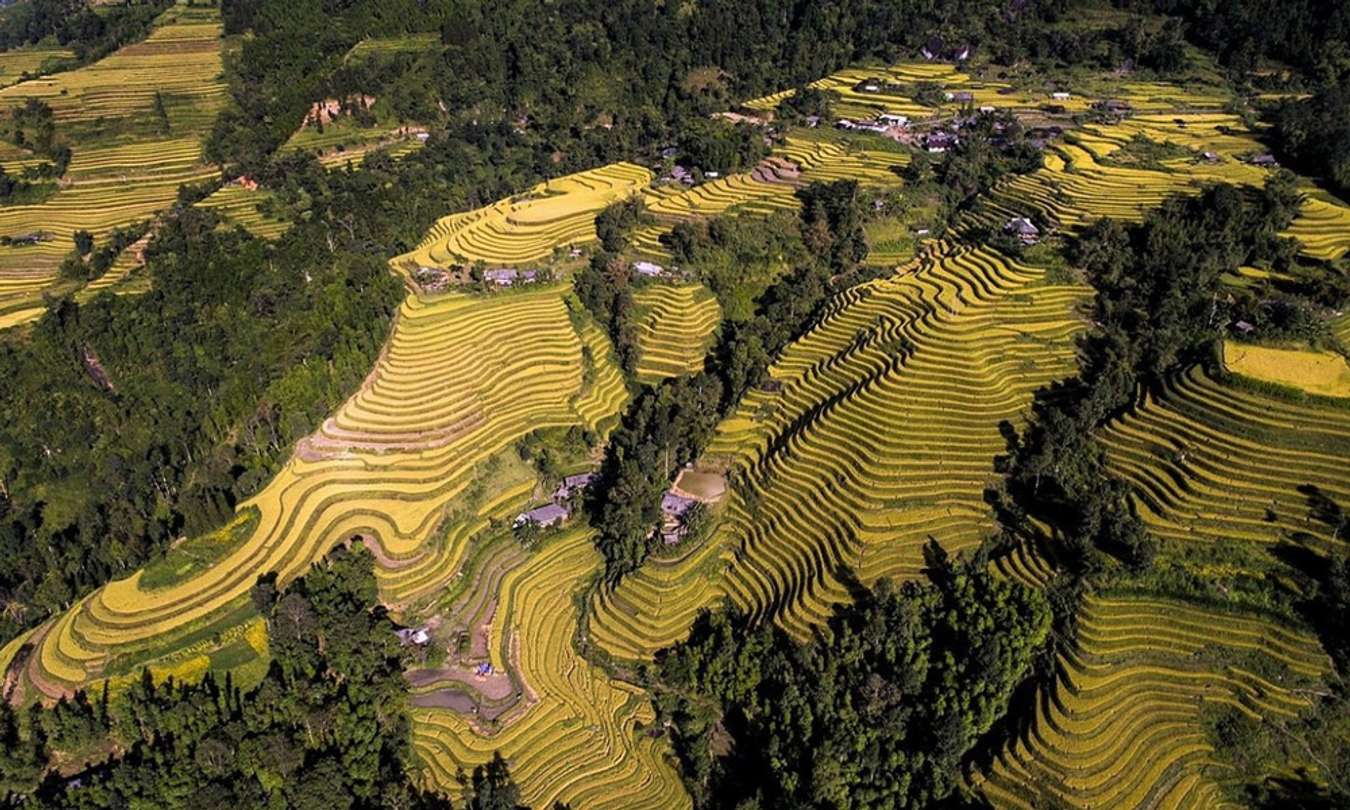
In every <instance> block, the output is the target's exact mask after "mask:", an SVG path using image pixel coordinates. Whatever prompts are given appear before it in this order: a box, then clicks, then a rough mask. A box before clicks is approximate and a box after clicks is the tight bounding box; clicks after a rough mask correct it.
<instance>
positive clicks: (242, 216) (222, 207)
mask: <svg viewBox="0 0 1350 810" xmlns="http://www.w3.org/2000/svg"><path fill="white" fill-rule="evenodd" d="M267 197H268V193H267V192H266V191H264V190H262V189H259V190H257V191H249V190H248V189H246V188H244V187H243V186H238V185H233V184H231V185H227V186H222V187H221V188H220V189H218V190H217V191H215V192H214V193H213V194H211V196H209V197H207V198H206V199H204V200H202V201H201V202H199V203H197V207H198V208H210V209H212V210H214V211H215V212H216V213H217V214H219V215H220V216H221V218H222V219H223V220H224V222H225V224H226V225H238V226H240V227H241V228H243V229H244V230H246V231H248V232H249V233H251V234H253V235H254V236H256V237H258V238H259V239H268V240H271V239H279V238H281V235H282V234H283V233H285V232H286V230H287V229H288V228H290V226H291V224H290V223H289V222H286V221H285V220H281V219H275V218H273V217H270V216H268V215H266V214H264V213H263V212H262V211H261V210H260V209H259V207H258V206H259V204H260V203H261V202H263V201H264V200H266V199H267Z"/></svg>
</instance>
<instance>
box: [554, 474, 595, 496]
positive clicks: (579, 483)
mask: <svg viewBox="0 0 1350 810" xmlns="http://www.w3.org/2000/svg"><path fill="white" fill-rule="evenodd" d="M593 481H595V473H593V472H588V473H577V474H576V475H569V476H567V477H565V478H563V480H562V483H560V484H558V488H557V489H555V490H553V500H555V501H565V500H567V499H568V498H570V497H572V493H573V492H579V491H581V490H584V489H586V488H587V487H589V486H590V485H591V483H592V482H593Z"/></svg>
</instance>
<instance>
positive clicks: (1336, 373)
mask: <svg viewBox="0 0 1350 810" xmlns="http://www.w3.org/2000/svg"><path fill="white" fill-rule="evenodd" d="M1223 363H1224V365H1225V366H1226V367H1227V368H1228V370H1229V371H1231V372H1233V373H1235V374H1241V375H1242V376H1244V377H1251V378H1252V379H1254V380H1261V381H1262V382H1269V383H1275V384H1277V385H1285V386H1289V387H1290V388H1297V389H1300V390H1303V391H1307V392H1308V393H1310V394H1318V395H1321V396H1326V397H1350V363H1347V362H1346V359H1345V358H1344V357H1342V356H1341V355H1339V354H1336V353H1334V352H1316V351H1310V350H1306V349H1277V348H1272V347H1270V346H1254V345H1251V344H1246V343H1234V342H1233V341H1231V340H1230V341H1225V342H1224V344H1223Z"/></svg>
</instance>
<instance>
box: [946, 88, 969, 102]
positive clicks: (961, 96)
mask: <svg viewBox="0 0 1350 810" xmlns="http://www.w3.org/2000/svg"><path fill="white" fill-rule="evenodd" d="M942 97H943V98H945V99H947V100H948V101H955V102H956V103H957V104H969V103H970V102H972V101H974V100H975V94H974V93H972V92H970V91H968V90H958V91H957V92H955V93H952V92H947V93H943V94H942Z"/></svg>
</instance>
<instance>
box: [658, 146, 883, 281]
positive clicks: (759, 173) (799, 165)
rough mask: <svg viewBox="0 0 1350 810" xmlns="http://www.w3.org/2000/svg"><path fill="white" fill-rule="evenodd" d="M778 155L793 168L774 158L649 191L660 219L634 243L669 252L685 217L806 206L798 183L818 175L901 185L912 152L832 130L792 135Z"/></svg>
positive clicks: (663, 253)
mask: <svg viewBox="0 0 1350 810" xmlns="http://www.w3.org/2000/svg"><path fill="white" fill-rule="evenodd" d="M774 156H775V157H776V158H781V159H785V160H787V161H790V162H791V164H792V166H794V167H795V169H793V171H792V173H791V174H786V175H785V174H781V173H779V172H778V171H777V170H775V169H774V168H773V167H772V166H771V165H770V163H767V162H766V163H763V164H761V165H760V166H758V167H756V168H755V169H754V170H752V171H749V172H742V173H739V174H732V175H728V176H727V177H722V178H718V179H716V180H710V181H708V182H705V183H701V184H700V185H697V186H694V187H692V188H687V187H684V186H680V185H667V186H657V187H652V188H649V189H647V190H646V191H644V192H643V202H644V204H645V205H646V208H647V213H648V214H651V215H652V216H653V217H654V218H655V220H656V221H655V222H654V223H652V224H649V225H645V226H643V227H640V228H639V229H638V230H637V231H636V232H635V233H634V235H633V243H634V246H635V247H636V249H637V250H638V251H640V252H641V253H642V254H643V255H644V256H647V257H649V258H654V259H657V260H662V259H667V258H669V255H670V253H669V251H667V250H666V249H665V247H664V246H663V245H662V244H661V241H660V240H661V237H662V236H663V235H664V234H667V233H670V231H671V229H672V228H674V227H675V224H676V223H677V222H680V221H684V220H689V219H695V218H703V217H713V216H719V215H722V214H727V213H735V214H747V215H755V214H771V213H773V212H775V211H781V210H795V209H797V208H799V207H800V206H801V203H800V202H799V201H798V200H797V197H796V192H797V188H798V187H800V186H802V185H805V184H806V183H811V182H815V181H820V182H825V183H828V182H832V181H835V180H856V181H858V182H859V183H861V184H863V185H869V186H882V185H898V184H899V182H900V180H899V177H898V176H897V175H896V173H895V171H894V169H896V168H899V167H903V166H904V165H906V164H907V163H908V162H909V155H908V153H906V152H902V151H894V150H885V149H875V148H871V149H869V148H865V147H861V146H856V145H853V144H851V143H846V142H844V141H843V140H842V139H839V138H836V137H834V136H833V135H832V134H826V135H824V136H822V135H815V136H806V135H794V136H789V137H788V139H787V143H786V144H785V145H784V146H782V147H780V148H778V149H776V150H775V151H774Z"/></svg>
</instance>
